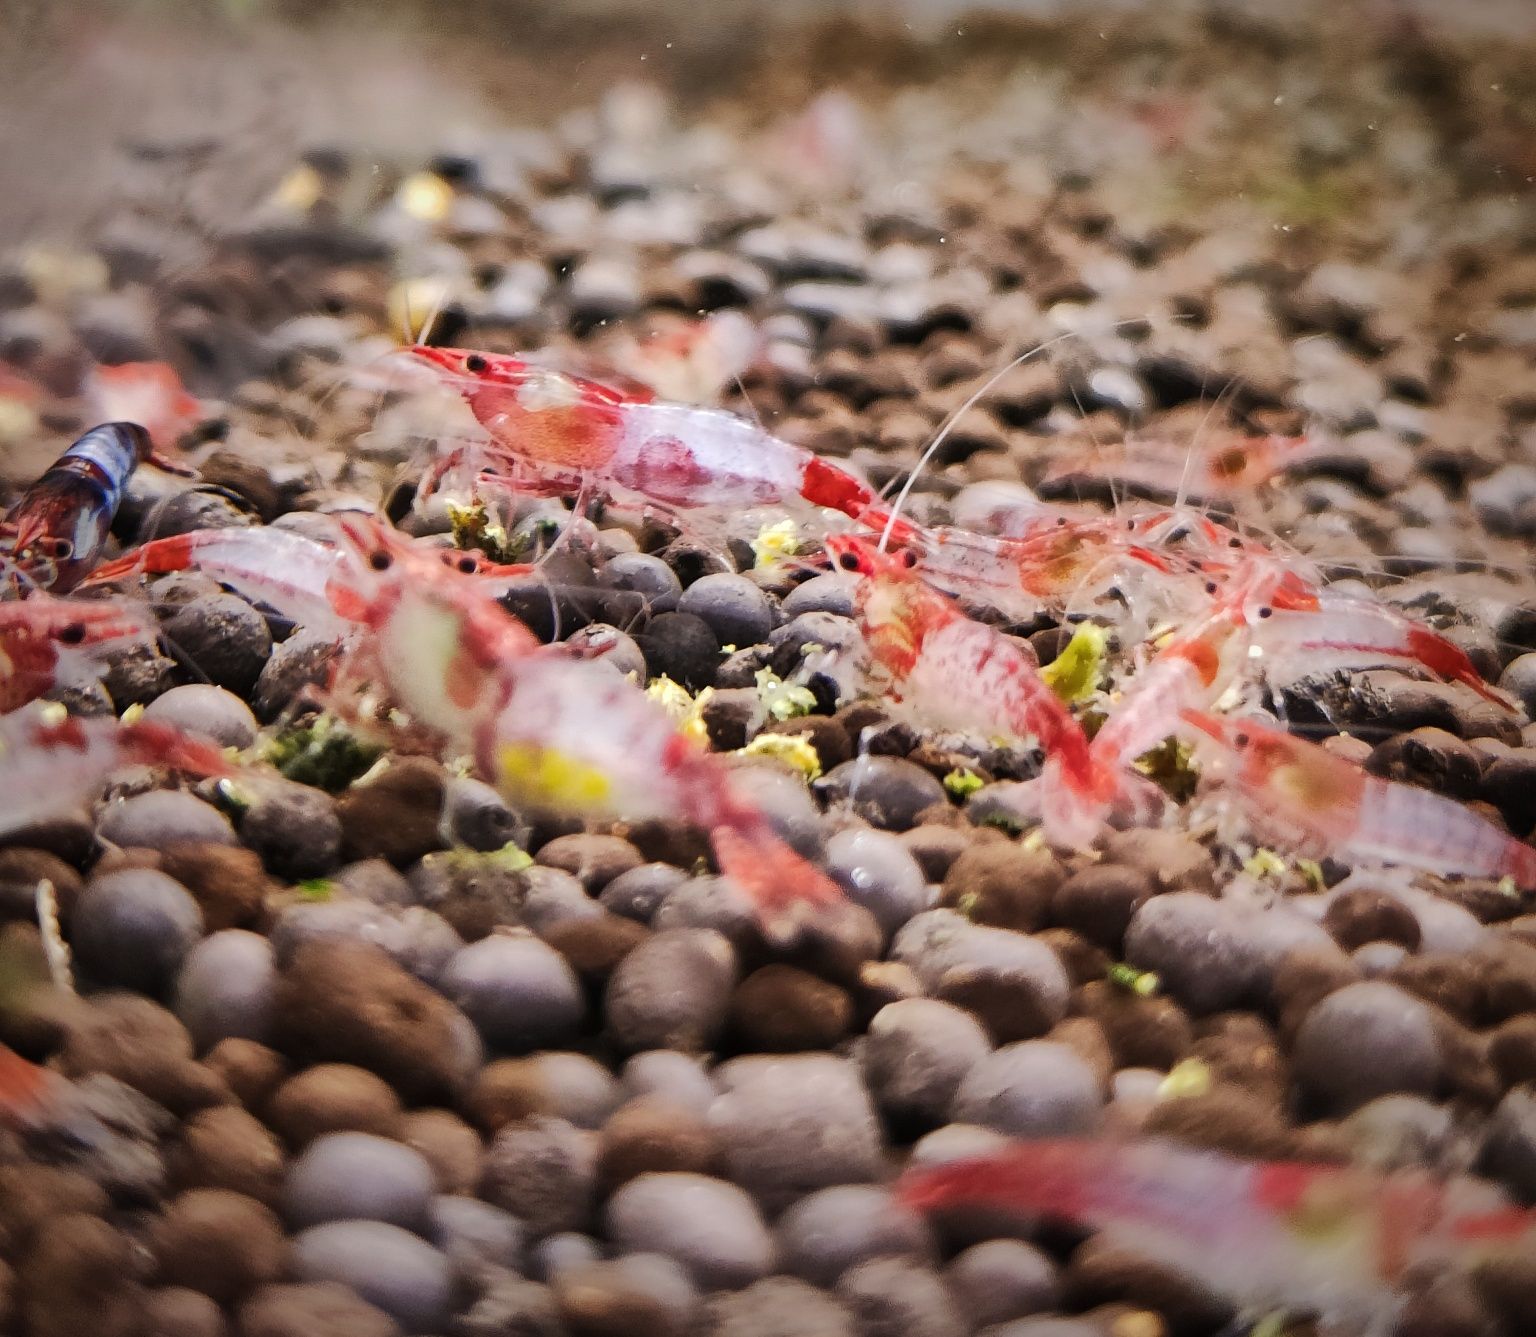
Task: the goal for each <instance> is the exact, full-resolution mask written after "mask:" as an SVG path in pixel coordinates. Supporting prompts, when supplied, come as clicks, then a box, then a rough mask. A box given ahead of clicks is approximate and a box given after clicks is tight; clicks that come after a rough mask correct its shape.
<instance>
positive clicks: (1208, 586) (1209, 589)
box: [1205, 580, 1219, 594]
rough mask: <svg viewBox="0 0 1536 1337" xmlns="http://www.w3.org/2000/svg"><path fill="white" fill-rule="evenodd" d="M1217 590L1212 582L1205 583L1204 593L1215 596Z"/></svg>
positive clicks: (1216, 586)
mask: <svg viewBox="0 0 1536 1337" xmlns="http://www.w3.org/2000/svg"><path fill="white" fill-rule="evenodd" d="M1218 588H1219V586H1218V585H1217V584H1216V582H1215V581H1214V580H1208V581H1206V582H1205V592H1206V593H1207V594H1215V593H1216V591H1217V589H1218Z"/></svg>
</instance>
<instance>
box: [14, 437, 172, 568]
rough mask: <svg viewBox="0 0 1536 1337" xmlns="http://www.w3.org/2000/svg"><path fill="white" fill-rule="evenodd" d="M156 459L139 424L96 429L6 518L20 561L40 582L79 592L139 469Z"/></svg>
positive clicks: (34, 487)
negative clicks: (79, 587)
mask: <svg viewBox="0 0 1536 1337" xmlns="http://www.w3.org/2000/svg"><path fill="white" fill-rule="evenodd" d="M152 456H153V447H152V445H151V443H150V439H149V435H148V433H146V432H145V430H144V429H143V428H142V427H140V426H139V425H138V424H137V423H132V422H109V423H104V424H102V426H100V427H93V428H92V429H91V430H90V431H89V432H87V433H86V434H85V435H84V436H82V437H81V438H80V439H79V440H78V441H76V442H75V443H74V445H72V446H70V448H69V449H68V450H66V451H65V452H64V453H63V454H62V455H61V456H59V458H58V459H57V460H56V461H54V463H53V464H51V465H50V466H49V467H48V469H47V471H46V472H45V473H44V474H43V476H42V477H41V478H39V479H38V480H37V481H36V482H35V483H33V484H32V486H31V487H29V488H27V490H26V491H25V492H23V493H22V494H21V497H20V498H19V499H18V500H17V502H16V504H15V505H14V506H13V507H11V510H10V513H9V514H8V515H7V516H6V518H5V524H4V528H5V529H6V530H7V531H9V533H10V549H11V554H12V557H13V560H14V561H15V563H16V565H17V566H18V567H19V568H20V570H21V572H22V574H23V575H24V576H26V577H27V578H28V579H30V580H31V581H32V582H33V583H35V584H37V585H39V586H43V587H46V588H49V589H53V590H57V591H59V592H60V593H63V592H65V591H68V590H70V589H73V588H74V586H75V585H77V584H78V583H79V582H80V580H81V579H82V578H83V577H84V576H85V575H86V574H87V573H88V572H89V571H90V570H91V568H92V567H93V566H94V565H95V564H96V562H97V560H98V559H99V558H100V557H101V553H102V549H103V548H105V546H106V543H107V537H108V535H109V534H110V533H111V529H112V521H113V519H114V518H115V517H116V515H117V508H118V506H119V505H121V504H122V500H123V493H124V492H125V491H126V490H127V488H128V479H129V477H130V476H131V475H132V473H133V471H134V470H135V469H136V468H137V467H138V466H139V465H140V464H142V463H144V462H145V461H146V460H149V459H151V458H152Z"/></svg>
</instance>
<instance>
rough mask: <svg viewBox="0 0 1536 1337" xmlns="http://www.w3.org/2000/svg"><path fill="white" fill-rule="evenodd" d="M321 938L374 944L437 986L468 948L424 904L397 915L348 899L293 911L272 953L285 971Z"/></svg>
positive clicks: (279, 926)
mask: <svg viewBox="0 0 1536 1337" xmlns="http://www.w3.org/2000/svg"><path fill="white" fill-rule="evenodd" d="M321 939H341V940H344V941H349V942H368V943H372V944H373V945H374V946H376V947H379V948H380V949H382V950H383V951H385V952H387V953H388V954H389V955H390V956H391V957H393V958H394V960H395V961H396V963H397V964H398V965H400V966H401V967H402V968H403V969H405V970H407V971H409V972H410V973H411V974H412V975H414V976H416V978H417V979H420V980H425V981H426V982H427V983H428V984H431V985H433V986H434V987H436V986H437V984H438V983H439V981H440V980H441V978H442V974H443V971H444V970H446V969H447V966H448V963H449V961H450V960H452V959H453V957H454V956H455V954H456V953H457V952H458V951H459V950H460V949H461V948H462V947H463V946H464V940H463V939H462V938H461V937H459V935H458V934H457V933H455V932H454V930H453V927H452V925H450V924H449V923H448V922H447V921H446V920H444V919H443V918H442V916H441V915H437V914H434V913H433V912H432V911H431V910H426V909H423V908H422V907H421V906H419V905H412V906H407V907H406V908H405V909H403V910H394V909H391V908H389V907H388V906H381V905H374V904H373V903H372V902H370V901H356V900H348V899H345V898H338V899H336V900H332V901H322V902H318V903H313V904H311V903H300V904H298V905H290V906H288V907H287V909H285V910H284V911H283V912H282V913H281V914H280V915H278V917H277V921H276V923H274V924H273V926H272V933H271V941H272V949H273V951H275V952H276V953H277V960H278V964H279V965H280V966H282V967H285V968H286V966H287V965H288V963H289V962H290V961H292V960H293V957H294V955H295V954H296V953H297V952H298V950H299V948H300V947H301V946H303V945H304V944H305V943H307V942H314V941H318V940H321Z"/></svg>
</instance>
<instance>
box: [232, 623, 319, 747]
mask: <svg viewBox="0 0 1536 1337" xmlns="http://www.w3.org/2000/svg"><path fill="white" fill-rule="evenodd" d="M338 653H339V650H338V645H337V641H336V638H335V637H334V636H332V635H330V634H328V633H326V632H323V631H318V630H317V631H311V630H309V629H308V628H303V629H301V630H299V631H296V632H294V634H293V635H292V636H290V637H289V638H288V639H287V640H286V641H282V642H281V643H279V644H278V645H275V646H273V647H272V653H271V654H270V655H269V656H268V658H267V662H266V664H265V665H264V666H263V667H262V670H261V674H260V676H259V677H258V678H257V679H256V687H255V690H254V691H253V692H252V693H251V709H252V710H254V711H255V712H256V718H257V719H259V720H261V721H262V722H263V723H267V724H270V723H271V722H272V721H273V720H275V719H276V718H277V717H278V716H279V715H281V714H282V713H283V711H285V710H287V709H288V707H289V706H291V705H292V704H293V702H294V700H295V699H296V698H297V697H298V695H299V694H300V693H301V692H302V691H303V690H304V689H305V688H306V687H319V686H322V685H323V684H324V683H325V681H326V679H327V677H329V675H330V670H331V663H332V661H333V660H334V659H335V658H336V656H337V654H338Z"/></svg>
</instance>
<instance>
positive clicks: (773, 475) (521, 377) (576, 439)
mask: <svg viewBox="0 0 1536 1337" xmlns="http://www.w3.org/2000/svg"><path fill="white" fill-rule="evenodd" d="M408 351H409V353H410V355H411V356H412V357H413V358H415V359H416V361H418V362H419V363H422V364H424V365H426V366H428V367H430V368H432V369H433V370H434V371H435V372H436V373H437V374H438V375H439V376H441V377H442V378H443V379H444V380H445V381H446V382H447V383H448V384H450V385H452V386H453V387H454V388H455V389H457V390H458V391H459V393H460V394H462V395H463V396H464V399H465V401H466V402H467V403H468V405H469V407H470V409H471V411H472V412H473V413H474V415H475V418H476V419H477V420H478V422H479V423H480V425H481V427H483V428H484V429H485V431H486V432H487V433H489V435H490V437H491V438H492V441H493V442H494V449H495V450H496V451H497V452H499V453H500V454H502V455H503V456H504V457H505V458H506V460H507V461H508V462H509V463H511V464H513V465H515V466H516V467H517V468H518V469H519V470H521V472H522V473H523V474H524V475H525V477H526V478H527V480H528V481H529V483H530V484H531V485H532V486H533V488H534V489H536V490H540V491H543V492H546V493H550V494H553V493H565V492H571V493H578V494H580V493H587V492H593V491H595V492H600V493H605V494H607V493H613V492H615V491H617V492H620V493H626V492H627V493H629V494H632V495H634V496H636V497H640V498H643V499H644V500H646V501H648V502H651V503H654V504H656V505H659V506H661V507H665V508H675V509H677V510H679V511H689V510H699V509H704V508H711V509H718V510H741V509H746V508H752V507H758V506H792V505H795V504H797V503H805V504H807V505H809V506H812V507H822V508H825V509H828V510H833V511H840V512H841V513H842V514H844V515H847V516H849V517H851V518H853V519H855V520H859V521H861V522H863V523H865V524H868V525H872V526H879V525H882V524H884V523H885V522H886V519H887V515H886V512H885V511H884V509H883V507H882V504H881V502H880V498H879V497H878V496H877V495H876V494H875V493H874V491H872V490H871V489H870V487H869V486H868V485H867V484H865V483H863V482H861V481H860V480H859V479H857V478H855V477H854V476H853V475H852V474H850V473H847V472H845V471H844V470H842V469H839V468H837V467H836V466H834V465H831V464H828V463H826V461H824V460H822V459H820V458H819V457H818V456H816V455H815V454H813V453H812V452H811V451H808V450H804V449H802V448H801V447H799V446H795V445H791V444H790V443H789V442H787V441H783V440H780V439H779V438H778V437H775V436H773V435H771V434H770V433H768V432H766V431H764V430H763V429H762V428H761V427H758V426H756V425H755V424H753V423H750V422H747V421H746V420H745V419H744V418H738V417H736V416H735V415H734V414H731V413H726V412H724V411H722V410H719V409H706V408H699V407H696V406H694V405H689V404H669V403H661V402H655V401H653V402H639V401H635V400H632V399H627V398H625V397H624V396H623V395H622V394H620V393H618V392H616V391H614V390H612V389H611V388H609V387H607V386H603V385H600V384H598V383H597V382H595V381H589V380H584V379H582V378H580V377H576V376H568V375H564V374H562V373H560V372H555V371H550V370H547V369H545V368H542V367H536V366H533V365H531V364H530V363H528V362H526V361H524V360H522V359H519V358H514V357H504V356H500V355H497V354H492V353H479V352H474V351H470V350H466V349H461V348H429V347H424V346H417V347H413V348H411V349H409V350H408ZM907 532H908V531H907V529H906V527H905V526H902V528H901V529H900V531H899V533H898V537H901V536H904V535H905V534H906V533H907Z"/></svg>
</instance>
